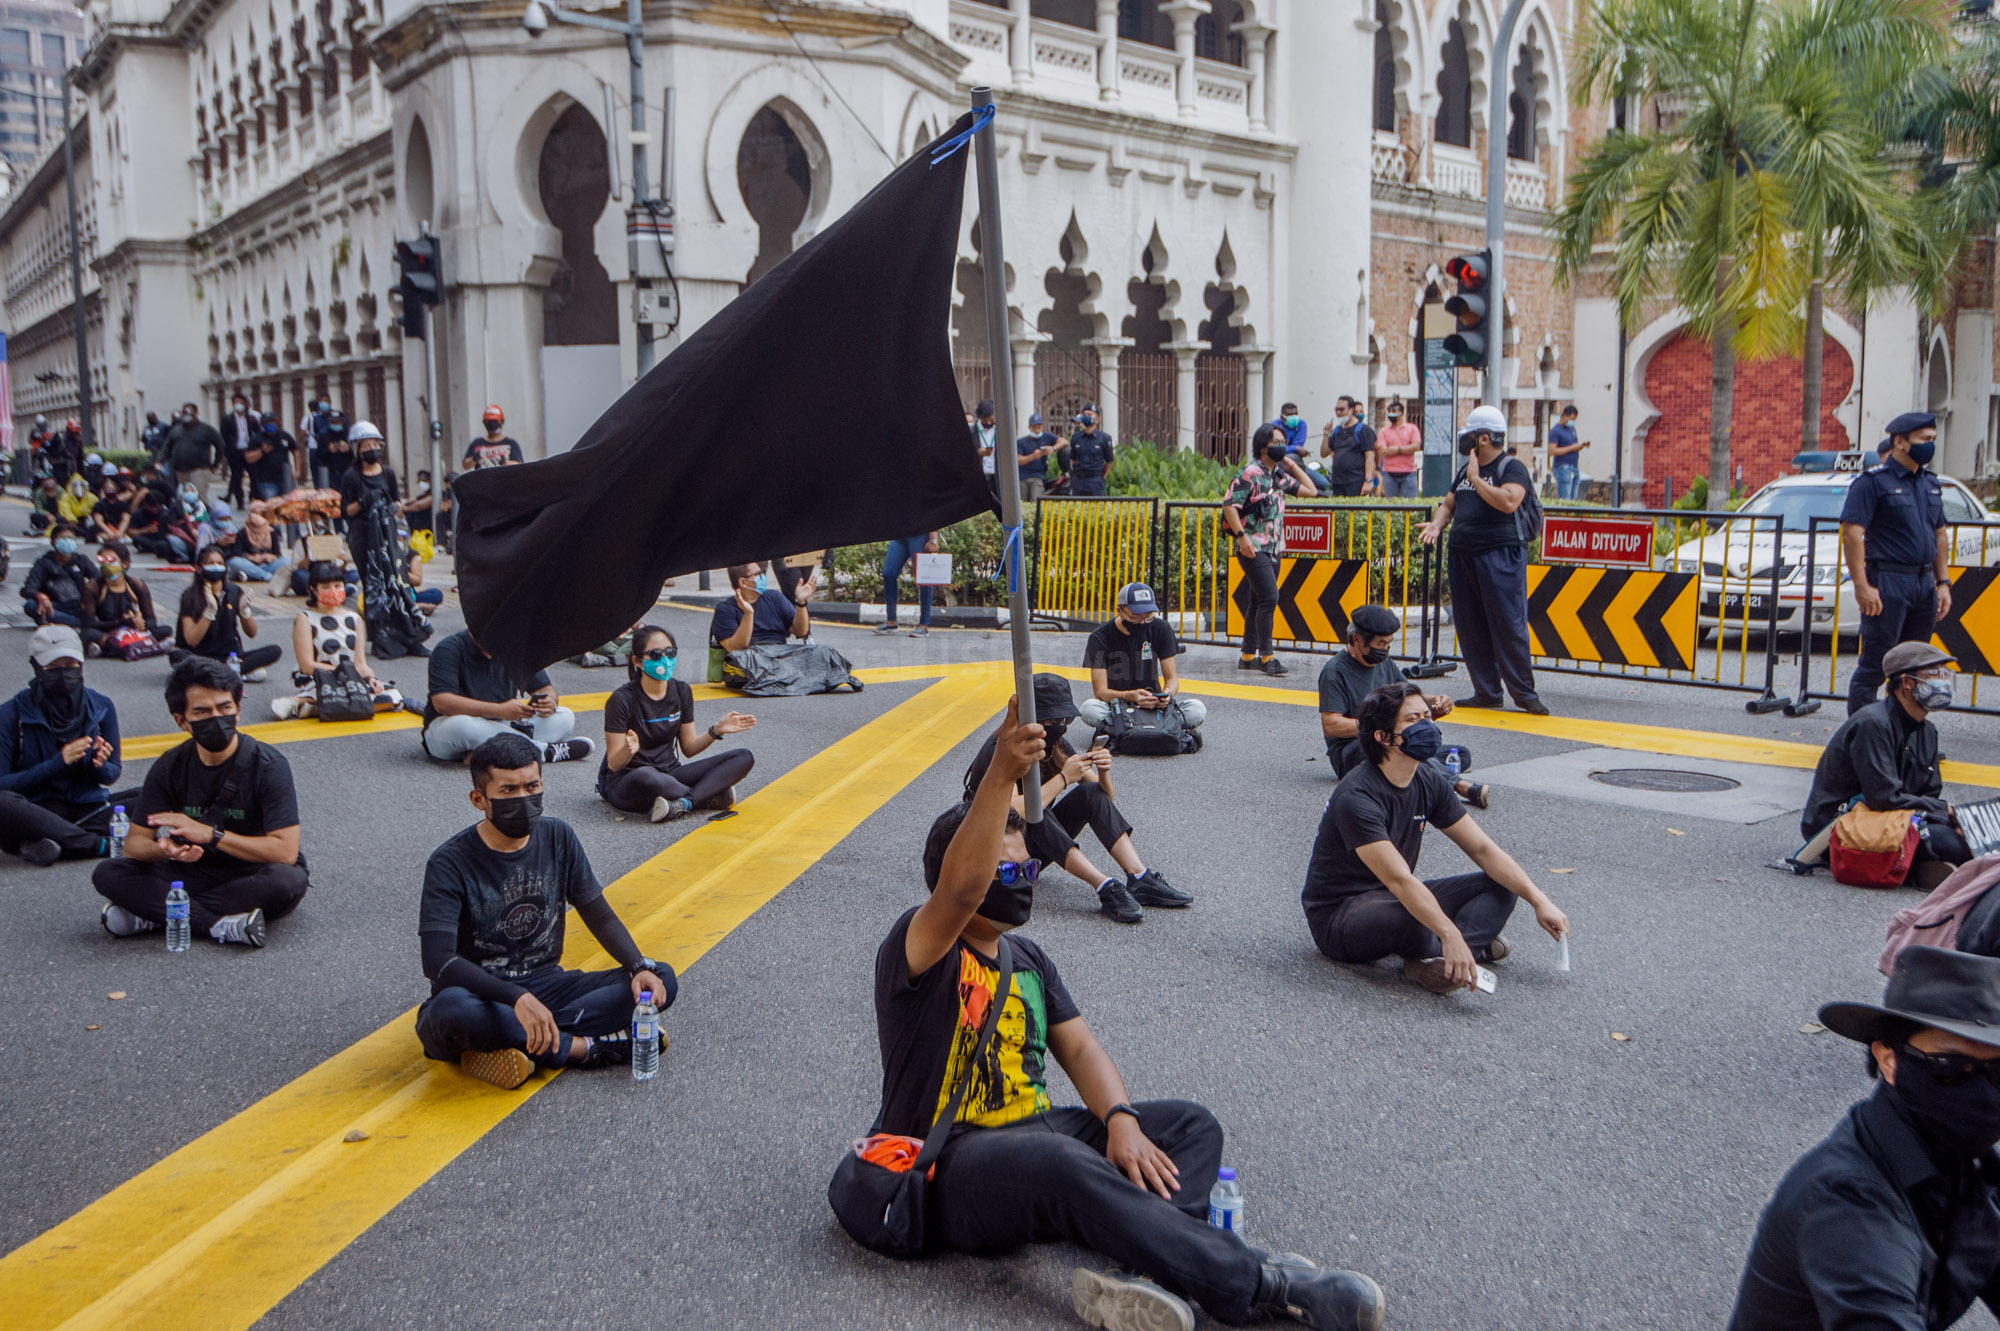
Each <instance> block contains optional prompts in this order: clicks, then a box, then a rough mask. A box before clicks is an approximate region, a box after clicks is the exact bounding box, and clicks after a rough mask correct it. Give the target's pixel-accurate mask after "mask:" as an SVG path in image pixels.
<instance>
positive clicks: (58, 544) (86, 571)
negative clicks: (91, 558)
mask: <svg viewBox="0 0 2000 1331" xmlns="http://www.w3.org/2000/svg"><path fill="white" fill-rule="evenodd" d="M82 549H83V529H82V528H80V527H78V526H77V525H76V524H75V523H74V522H70V521H68V520H67V519H65V520H64V521H61V522H58V523H56V524H55V525H54V526H52V527H50V528H49V548H48V549H47V550H44V551H43V552H42V553H41V554H40V555H39V556H37V557H36V559H35V562H34V563H33V564H32V565H31V566H30V567H29V569H28V573H27V576H26V577H24V578H22V579H21V613H23V614H25V615H27V616H28V617H29V618H30V619H33V620H34V621H35V622H36V623H37V624H66V625H68V626H69V627H70V628H80V627H81V626H82V624H83V593H84V590H85V589H86V588H87V587H88V586H89V585H90V566H89V564H87V563H86V562H85V561H84V559H83V556H82V555H80V554H79V553H77V552H78V551H80V550H82Z"/></svg>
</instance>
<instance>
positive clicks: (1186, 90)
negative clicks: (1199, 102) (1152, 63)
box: [1160, 0, 1209, 120]
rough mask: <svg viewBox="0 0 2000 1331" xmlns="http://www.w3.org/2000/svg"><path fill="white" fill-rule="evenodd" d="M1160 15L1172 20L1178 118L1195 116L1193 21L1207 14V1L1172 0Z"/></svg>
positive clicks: (1192, 117) (1185, 118)
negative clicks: (1178, 68) (1177, 67)
mask: <svg viewBox="0 0 2000 1331" xmlns="http://www.w3.org/2000/svg"><path fill="white" fill-rule="evenodd" d="M1160 12H1161V13H1163V14H1165V15H1166V16H1167V17H1168V18H1170V19H1172V20H1173V21H1174V57H1175V59H1176V61H1177V62H1178V63H1179V66H1180V70H1179V73H1178V74H1177V75H1176V76H1175V78H1174V88H1175V91H1176V94H1177V98H1178V101H1179V103H1180V113H1181V119H1183V120H1192V119H1194V117H1195V109H1196V108H1195V81H1194V21H1195V20H1196V19H1197V18H1199V17H1201V16H1202V15H1203V14H1206V13H1208V12H1209V4H1208V0H1171V2H1170V3H1168V4H1164V5H1161V6H1160Z"/></svg>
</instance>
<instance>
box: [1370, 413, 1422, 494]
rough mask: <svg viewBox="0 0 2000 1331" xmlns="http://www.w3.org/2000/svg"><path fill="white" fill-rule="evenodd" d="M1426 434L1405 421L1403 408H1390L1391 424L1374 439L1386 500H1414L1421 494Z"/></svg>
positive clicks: (1384, 427)
mask: <svg viewBox="0 0 2000 1331" xmlns="http://www.w3.org/2000/svg"><path fill="white" fill-rule="evenodd" d="M1423 452H1424V432H1423V431H1422V430H1419V429H1418V428H1417V427H1416V426H1415V425H1409V424H1405V423H1404V421H1403V404H1402V403H1400V402H1391V403H1390V404H1389V423H1388V424H1387V425H1385V426H1383V427H1382V432H1381V433H1380V434H1378V435H1376V436H1375V457H1376V459H1377V461H1378V462H1379V464H1380V470H1381V473H1382V497H1383V498H1384V499H1415V498H1417V497H1418V495H1419V493H1420V492H1421V490H1422V488H1423V487H1422V481H1423V466H1424V464H1423Z"/></svg>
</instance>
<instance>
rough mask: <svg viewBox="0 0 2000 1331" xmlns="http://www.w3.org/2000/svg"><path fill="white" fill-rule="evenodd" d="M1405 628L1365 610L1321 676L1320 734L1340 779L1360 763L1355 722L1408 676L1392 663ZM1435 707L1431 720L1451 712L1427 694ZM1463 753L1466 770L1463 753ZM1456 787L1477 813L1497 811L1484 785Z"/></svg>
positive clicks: (1385, 614) (1385, 612) (1383, 611)
mask: <svg viewBox="0 0 2000 1331" xmlns="http://www.w3.org/2000/svg"><path fill="white" fill-rule="evenodd" d="M1402 627H1403V624H1402V621H1401V620H1399V619H1397V618H1396V615H1395V612H1393V611H1391V610H1390V609H1388V608H1387V607H1386V606H1379V605H1364V606H1362V607H1361V608H1360V609H1358V610H1356V611H1355V612H1354V616H1353V618H1351V619H1349V620H1348V621H1347V650H1346V651H1343V652H1336V653H1335V654H1334V655H1333V656H1332V657H1331V658H1329V659H1328V660H1327V663H1326V664H1325V665H1323V666H1321V667H1320V671H1319V733H1320V737H1321V738H1323V739H1324V740H1326V760H1327V761H1328V762H1329V763H1331V764H1333V774H1334V775H1335V776H1337V777H1340V776H1346V775H1347V773H1348V772H1349V771H1350V770H1351V769H1352V768H1353V767H1354V766H1355V764H1357V763H1359V762H1360V761H1361V739H1360V735H1361V727H1360V725H1359V724H1357V722H1356V721H1355V718H1356V717H1358V716H1360V715H1361V704H1362V702H1363V701H1364V700H1365V699H1366V698H1367V697H1368V695H1369V694H1371V693H1373V692H1374V691H1375V690H1377V689H1379V688H1381V687H1382V686H1383V685H1384V684H1400V683H1402V682H1403V681H1404V680H1406V679H1409V676H1408V675H1406V674H1404V673H1403V667H1401V666H1399V665H1397V664H1396V663H1395V662H1394V661H1392V660H1390V659H1389V652H1390V649H1391V648H1392V647H1393V646H1394V645H1395V640H1396V633H1397V632H1398V631H1399V630H1400V629H1401V628H1402ZM1424 701H1425V702H1426V703H1429V704H1430V709H1431V719H1432V720H1437V719H1438V718H1440V717H1443V716H1445V715H1448V714H1449V713H1450V711H1451V699H1450V698H1448V697H1446V696H1445V695H1444V694H1442V693H1433V694H1426V695H1424ZM1458 747H1460V748H1461V769H1460V770H1463V766H1462V764H1463V754H1462V746H1458ZM1453 788H1454V789H1455V790H1456V791H1457V792H1458V796H1459V798H1460V799H1462V800H1464V801H1465V802H1466V803H1467V804H1470V805H1471V806H1472V807H1473V808H1475V809H1485V808H1490V807H1492V803H1493V798H1492V793H1491V792H1490V791H1489V790H1488V789H1487V788H1486V787H1485V786H1482V785H1479V784H1477V783H1475V782H1471V781H1467V780H1465V779H1463V778H1460V779H1458V780H1457V781H1456V782H1455V783H1454V786H1453Z"/></svg>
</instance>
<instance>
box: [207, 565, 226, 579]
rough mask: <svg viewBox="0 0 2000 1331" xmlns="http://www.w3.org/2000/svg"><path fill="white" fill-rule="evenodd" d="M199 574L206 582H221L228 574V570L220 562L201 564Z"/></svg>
mask: <svg viewBox="0 0 2000 1331" xmlns="http://www.w3.org/2000/svg"><path fill="white" fill-rule="evenodd" d="M201 576H202V578H203V579H204V580H205V581H208V582H221V581H222V580H223V579H224V578H226V577H228V576H229V570H228V569H227V568H225V567H224V566H223V565H221V564H203V565H202V566H201Z"/></svg>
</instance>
